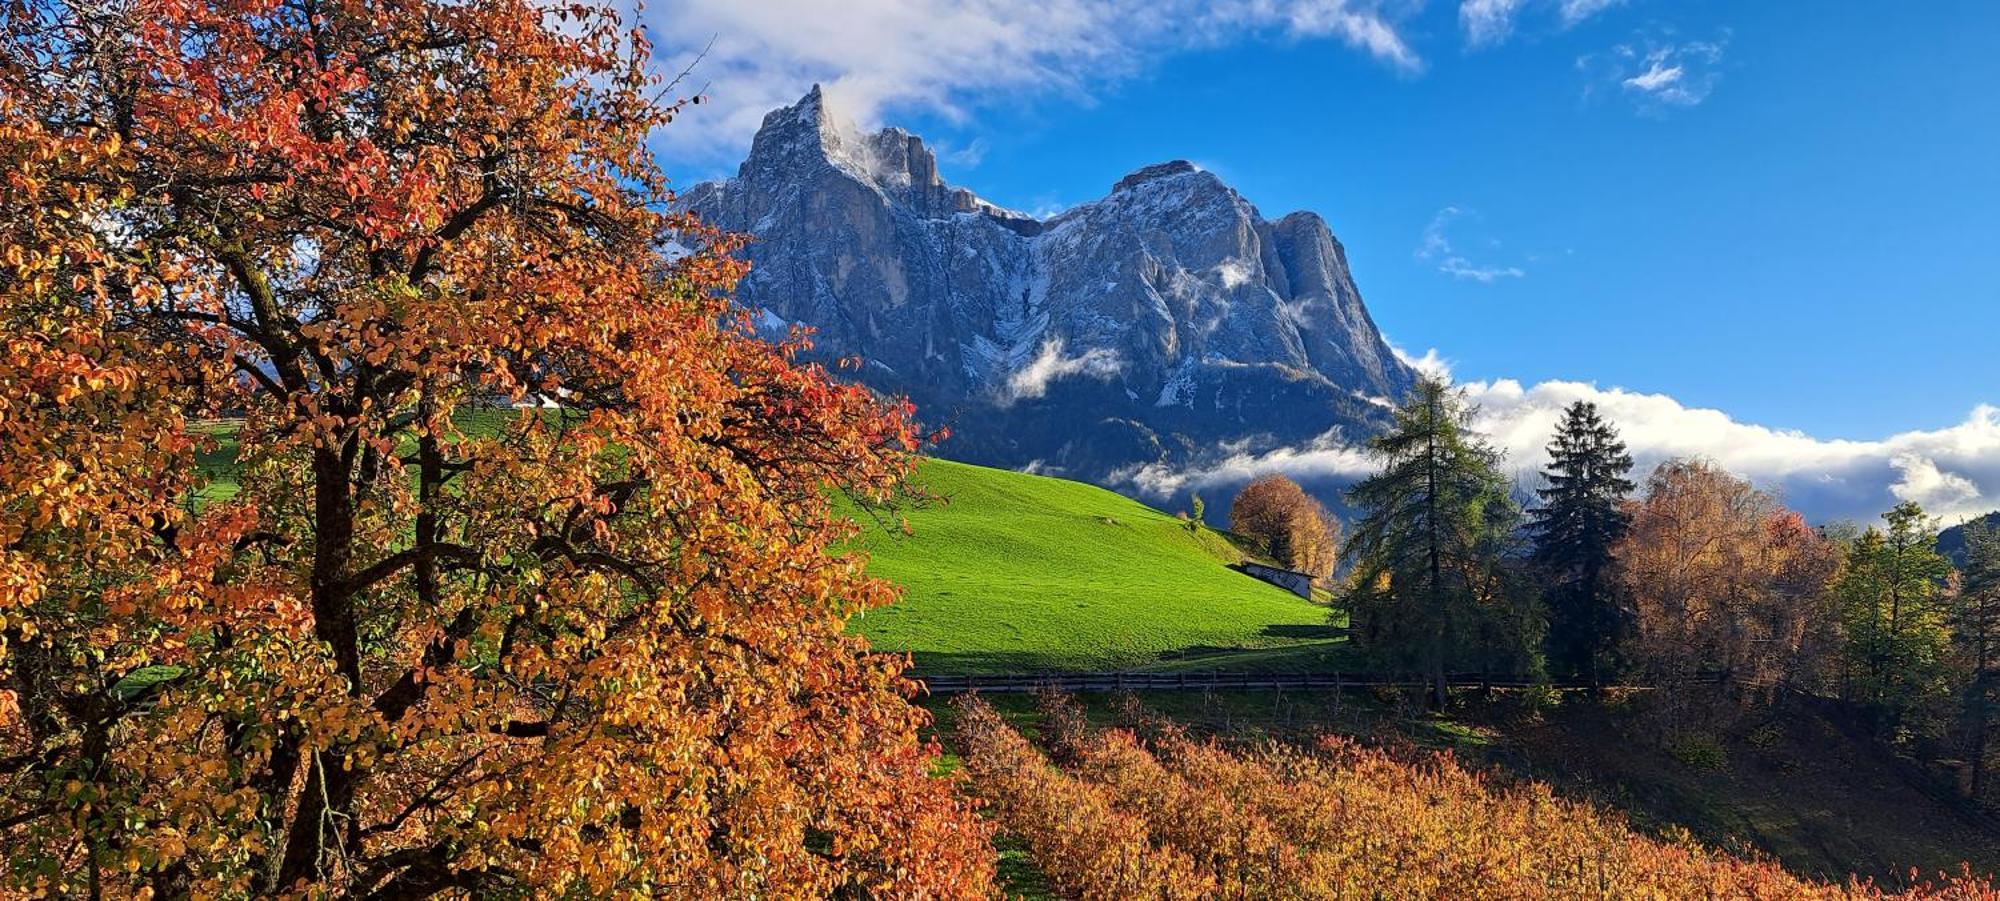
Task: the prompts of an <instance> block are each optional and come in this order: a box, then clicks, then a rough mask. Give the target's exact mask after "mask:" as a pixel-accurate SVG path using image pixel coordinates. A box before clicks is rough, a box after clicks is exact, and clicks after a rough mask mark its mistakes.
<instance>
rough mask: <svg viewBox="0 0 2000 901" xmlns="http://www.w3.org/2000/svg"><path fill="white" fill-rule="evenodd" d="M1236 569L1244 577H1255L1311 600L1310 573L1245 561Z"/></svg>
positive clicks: (1311, 585) (1237, 565)
mask: <svg viewBox="0 0 2000 901" xmlns="http://www.w3.org/2000/svg"><path fill="white" fill-rule="evenodd" d="M1236 568H1237V570H1238V571H1240V572H1242V573H1244V574H1245V575H1251V576H1256V577H1257V578H1259V579H1263V580H1264V581H1266V582H1269V583H1271V584H1273V585H1276V586H1278V587H1279V588H1283V589H1284V590H1286V591H1289V592H1291V593H1293V594H1296V595H1298V596H1299V597H1302V598H1305V599H1307V600H1311V599H1312V596H1313V577H1312V573H1302V572H1299V571H1298V570H1296V569H1283V568H1280V567H1276V566H1266V565H1264V564H1262V563H1258V562H1256V561H1253V560H1245V561H1243V562H1242V563H1238V564H1236Z"/></svg>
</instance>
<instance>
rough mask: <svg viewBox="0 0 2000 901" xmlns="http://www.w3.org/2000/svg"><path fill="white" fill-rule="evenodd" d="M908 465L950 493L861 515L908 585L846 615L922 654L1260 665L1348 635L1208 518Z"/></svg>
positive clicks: (868, 539)
mask: <svg viewBox="0 0 2000 901" xmlns="http://www.w3.org/2000/svg"><path fill="white" fill-rule="evenodd" d="M917 480H918V482H919V483H920V484H922V485H924V486H925V487H926V488H928V489H929V490H930V491H931V492H933V493H936V494H939V495H942V496H944V497H945V498H946V502H944V503H941V504H932V505H929V506H924V507H919V508H915V509H907V510H899V511H896V512H894V513H887V514H883V518H884V520H885V521H883V522H877V521H876V520H875V518H874V517H871V516H868V515H866V514H859V515H858V516H857V518H858V519H860V520H861V521H862V522H863V523H865V524H866V526H865V530H864V532H863V534H862V535H861V536H860V537H859V538H858V539H857V540H856V544H857V546H858V547H859V548H860V549H862V550H865V551H866V552H868V553H869V554H870V556H871V562H870V564H869V571H870V572H871V573H873V574H874V575H877V576H880V577H882V578H885V579H888V580H890V581H893V582H896V583H898V584H901V585H902V586H904V589H905V596H904V599H903V600H902V601H901V602H900V603H897V604H895V605H893V606H891V607H888V608H885V609H881V610H875V611H870V612H869V613H868V614H866V615H865V616H862V617H859V618H857V619H856V620H855V622H854V628H856V629H857V630H858V631H860V632H861V633H863V634H865V635H867V636H868V638H869V639H870V641H871V642H872V643H873V644H874V645H875V646H876V647H877V648H881V649H885V650H894V651H909V652H911V653H912V654H914V656H915V658H916V663H917V667H918V668H919V669H920V670H923V671H926V672H975V673H976V672H1032V671H1039V670H1107V669H1143V668H1186V667H1190V666H1199V665H1212V666H1215V667H1221V668H1231V669H1237V668H1243V669H1249V668H1260V669H1269V668H1286V667H1295V666H1301V665H1305V664H1306V663H1308V662H1313V661H1323V659H1324V657H1325V656H1326V655H1328V654H1333V653H1337V651H1338V649H1339V648H1341V647H1343V646H1344V645H1343V644H1342V642H1341V641H1340V640H1339V638H1337V630H1335V629H1334V628H1332V627H1331V626H1330V625H1329V624H1328V618H1327V617H1328V611H1327V609H1326V608H1325V607H1322V606H1319V605H1317V604H1313V603H1310V602H1308V601H1305V600H1302V599H1300V598H1298V597H1297V596H1295V595H1292V594H1289V593H1287V592H1285V591H1282V590H1280V589H1278V588H1274V587H1272V586H1270V585H1266V584H1265V583H1263V582H1259V581H1257V580H1256V579H1252V578H1250V577H1248V576H1245V575H1242V574H1240V573H1237V572H1235V571H1233V570H1230V569H1228V568H1227V566H1226V564H1228V563H1231V562H1234V561H1236V560H1237V559H1239V558H1240V557H1241V556H1242V554H1241V553H1240V552H1239V551H1238V550H1237V549H1236V548H1235V547H1234V546H1233V545H1231V544H1230V543H1229V542H1228V540H1227V539H1225V538H1224V537H1223V536H1222V535H1220V534H1218V533H1216V532H1213V531H1210V530H1208V529H1205V528H1204V529H1201V530H1199V531H1190V529H1189V528H1188V526H1187V524H1186V523H1183V522H1181V521H1180V520H1179V519H1177V518H1175V517H1173V516H1169V515H1167V514H1165V513H1162V512H1160V511H1158V510H1154V509H1152V508H1150V507H1146V506H1144V505H1142V504H1139V503H1137V502H1134V501H1131V500H1128V499H1126V498H1124V497H1121V496H1119V495H1117V494H1114V493H1112V492H1110V491H1106V490H1104V489H1101V488H1095V487H1092V486H1089V485H1085V484H1082V483H1079V482H1071V481H1067V480H1064V479H1053V478H1047V477H1043V476H1033V475H1027V474H1024V473H1018V472H1009V471H1005V470H997V469H988V468H985V467H981V466H971V465H967V464H963V463H953V462H949V461H945V460H930V461H927V462H925V464H924V465H923V467H922V469H921V470H920V472H919V474H918V476H917ZM898 518H902V519H906V520H907V521H908V523H909V525H910V528H911V530H912V532H913V534H910V535H907V536H906V535H903V534H901V532H900V530H899V529H897V528H896V524H895V520H896V519H898Z"/></svg>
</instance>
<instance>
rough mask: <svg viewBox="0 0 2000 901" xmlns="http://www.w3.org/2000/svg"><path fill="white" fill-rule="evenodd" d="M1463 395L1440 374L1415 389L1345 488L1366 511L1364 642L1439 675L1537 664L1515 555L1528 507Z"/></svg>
mask: <svg viewBox="0 0 2000 901" xmlns="http://www.w3.org/2000/svg"><path fill="white" fill-rule="evenodd" d="M1470 419H1471V411H1470V409H1469V407H1468V405H1467V404H1466V401H1465V399H1464V397H1463V395H1462V394H1461V393H1459V392H1457V391H1454V390H1453V389H1452V388H1451V387H1449V386H1447V385H1446V384H1444V383H1443V382H1442V381H1439V380H1437V379H1431V378H1426V379H1424V380H1422V381H1420V382H1418V384H1417V386H1416V387H1415V388H1414V389H1412V390H1411V392H1410V396H1409V398H1408V399H1407V400H1406V401H1405V402H1404V403H1403V405H1402V406H1401V407H1400V408H1399V409H1398V410H1397V411H1396V421H1395V424H1394V425H1393V426H1391V427H1390V429H1389V430H1388V431H1387V432H1384V433H1383V434H1381V435H1378V436H1376V437H1375V438H1374V439H1372V440H1370V442H1369V445H1368V446H1369V450H1370V451H1371V452H1372V453H1373V454H1374V456H1375V459H1376V460H1377V461H1378V462H1379V463H1380V464H1381V467H1382V469H1381V471H1380V472H1378V473H1376V474H1375V475H1373V476H1370V477H1368V478H1367V479H1365V480H1363V481H1362V482H1360V483H1359V484H1357V485H1355V486H1354V488H1353V489H1352V490H1351V491H1350V492H1349V494H1348V500H1349V502H1350V503H1352V504H1353V505H1354V507H1355V509H1356V510H1358V511H1359V512H1360V518H1359V519H1358V520H1357V521H1356V522H1355V523H1354V527H1353V532H1352V534H1351V536H1350V537H1349V538H1348V540H1347V545H1346V548H1345V550H1344V553H1345V554H1346V555H1347V557H1348V558H1349V559H1351V560H1352V561H1353V562H1354V567H1355V568H1354V577H1353V580H1352V581H1353V589H1352V591H1351V592H1350V593H1349V597H1348V606H1349V609H1350V613H1351V617H1352V622H1353V628H1354V632H1355V636H1356V639H1357V641H1358V642H1360V643H1361V644H1363V645H1364V646H1366V647H1368V648H1370V649H1371V650H1372V651H1373V652H1374V653H1375V654H1377V655H1378V656H1380V657H1382V658H1383V659H1385V660H1386V661H1387V662H1390V663H1392V664H1395V665H1398V666H1402V667H1405V668H1407V669H1409V670H1411V671H1413V672H1416V673H1419V674H1421V675H1422V676H1423V677H1424V678H1425V680H1426V681H1428V682H1429V683H1430V686H1431V688H1430V703H1431V705H1432V706H1433V707H1437V706H1442V705H1443V703H1444V701H1445V674H1446V673H1447V672H1448V671H1450V670H1451V669H1453V668H1465V669H1478V670H1482V671H1489V672H1491V671H1500V672H1506V673H1509V674H1515V673H1520V672H1524V671H1529V670H1533V669H1536V668H1537V667H1538V666H1539V660H1538V659H1537V655H1536V654H1535V653H1534V649H1535V646H1536V645H1537V644H1538V643H1539V641H1540V637H1541V636H1540V633H1539V630H1538V629H1537V628H1536V627H1535V620H1536V619H1537V618H1538V615H1537V614H1536V613H1535V612H1534V603H1533V599H1532V597H1530V596H1529V595H1530V593H1529V592H1528V591H1527V590H1526V586H1525V585H1524V580H1523V579H1522V578H1521V575H1520V572H1519V570H1518V567H1517V566H1516V565H1515V561H1514V559H1513V557H1514V556H1515V554H1516V551H1517V548H1516V543H1517V542H1516V541H1515V538H1514V533H1515V530H1516V528H1517V527H1518V525H1519V523H1520V510H1519V508H1518V507H1517V506H1516V505H1515V504H1514V501H1513V499H1512V498H1511V497H1510V496H1509V495H1508V490H1507V488H1508V484H1507V480H1506V478H1505V477H1504V476H1502V475H1501V474H1500V472H1499V463H1500V455H1499V453H1498V452H1497V451H1494V450H1493V449H1492V448H1490V447H1488V446H1487V445H1486V443H1485V442H1484V441H1483V440H1482V439H1481V438H1480V437H1479V436H1478V435H1477V434H1476V433H1474V432H1473V431H1472V430H1471V428H1470Z"/></svg>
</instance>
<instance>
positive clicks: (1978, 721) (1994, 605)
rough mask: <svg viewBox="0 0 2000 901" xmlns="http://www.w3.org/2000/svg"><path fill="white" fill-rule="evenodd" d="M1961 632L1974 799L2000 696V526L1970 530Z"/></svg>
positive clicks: (1982, 789) (1979, 793) (1959, 620)
mask: <svg viewBox="0 0 2000 901" xmlns="http://www.w3.org/2000/svg"><path fill="white" fill-rule="evenodd" d="M1955 613H1956V614H1957V616H1956V617H1955V619H1956V621H1957V622H1956V626H1957V633H1958V641H1959V645H1960V649H1961V651H1962V652H1963V653H1964V655H1965V661H1966V669H1967V673H1966V682H1965V691H1964V701H1963V711H1964V716H1965V727H1966V738H1967V748H1966V759H1967V760H1968V761H1969V763H1970V766H1971V777H1972V781H1971V786H1970V790H1971V794H1972V797H1974V798H1979V797H1981V796H1982V795H1984V794H1985V783H1986V758H1987V755H1988V753H1989V752H1990V750H1991V739H1992V732H1993V708H1994V706H1995V700H1996V696H2000V525H1994V524H1992V523H1986V522H1980V523H1974V524H1972V525H1970V526H1968V527H1967V528H1966V530H1965V583H1964V588H1963V590H1962V591H1960V592H1959V600H1958V605H1957V609H1956V610H1955Z"/></svg>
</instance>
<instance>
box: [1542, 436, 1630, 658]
mask: <svg viewBox="0 0 2000 901" xmlns="http://www.w3.org/2000/svg"><path fill="white" fill-rule="evenodd" d="M1548 451H1549V466H1548V469H1547V470H1545V471H1544V472H1543V473H1542V478H1543V481H1544V482H1545V483H1546V484H1545V485H1544V486H1543V487H1542V488H1540V489H1537V491H1536V495H1537V496H1538V497H1539V498H1540V499H1541V505H1540V506H1538V507H1536V508H1535V509H1533V510H1531V511H1529V513H1528V529H1529V533H1530V534H1531V535H1532V536H1533V539H1534V556H1533V559H1534V562H1535V564H1536V566H1537V568H1538V569H1539V570H1540V573H1541V576H1542V579H1543V591H1544V593H1543V598H1544V604H1545V606H1546V608H1547V610H1548V614H1549V635H1548V657H1549V666H1550V669H1551V670H1553V671H1554V672H1555V673H1557V674H1558V675H1562V676H1569V677H1580V676H1588V677H1589V678H1590V679H1591V680H1592V681H1593V682H1595V681H1597V680H1598V678H1599V677H1600V675H1601V674H1602V671H1603V669H1604V668H1605V666H1606V664H1607V663H1609V658H1610V657H1611V655H1612V654H1613V653H1614V652H1615V650H1616V645H1617V642H1618V639H1619V637H1620V636H1621V635H1622V634H1623V632H1624V631H1625V630H1626V629H1627V628H1628V626H1629V624H1628V623H1627V621H1626V619H1627V618H1626V616H1625V615H1624V612H1623V610H1622V609H1621V605H1620V602H1619V599H1618V595H1617V593H1616V591H1615V589H1616V585H1615V583H1614V582H1613V580H1612V578H1611V568H1612V563H1613V560H1614V558H1613V557H1612V549H1613V548H1614V547H1616V546H1617V544H1618V541H1619V539H1621V538H1623V537H1624V536H1625V528H1626V526H1627V525H1628V524H1629V520H1628V517H1627V515H1626V512H1625V510H1624V506H1623V505H1624V500H1625V496H1626V495H1627V494H1630V493H1631V491H1632V489H1633V487H1634V486H1633V484H1632V481H1631V480H1630V479H1627V478H1626V474H1627V473H1630V472H1631V471H1632V457H1631V455H1630V454H1627V453H1626V452H1625V443H1624V442H1623V441H1620V440H1618V432H1617V430H1616V429H1613V428H1612V426H1611V424H1610V423H1608V422H1605V421H1604V419H1603V418H1602V417H1600V416H1599V415H1598V413H1597V405H1596V404H1593V403H1590V402H1588V401H1581V400H1580V401H1577V402H1576V403H1574V404H1571V405H1570V407H1569V409H1567V410H1565V411H1564V412H1563V420H1562V423H1561V425H1559V426H1558V427H1557V429H1556V434H1555V438H1554V439H1552V440H1551V441H1550V442H1549V448H1548Z"/></svg>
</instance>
